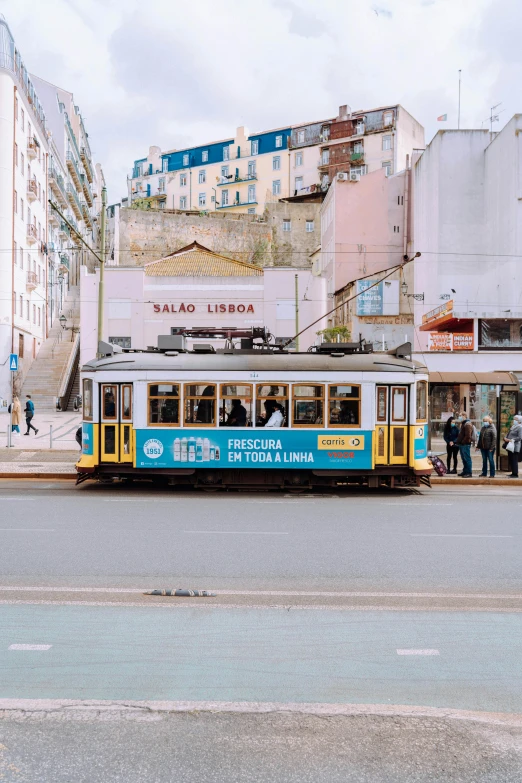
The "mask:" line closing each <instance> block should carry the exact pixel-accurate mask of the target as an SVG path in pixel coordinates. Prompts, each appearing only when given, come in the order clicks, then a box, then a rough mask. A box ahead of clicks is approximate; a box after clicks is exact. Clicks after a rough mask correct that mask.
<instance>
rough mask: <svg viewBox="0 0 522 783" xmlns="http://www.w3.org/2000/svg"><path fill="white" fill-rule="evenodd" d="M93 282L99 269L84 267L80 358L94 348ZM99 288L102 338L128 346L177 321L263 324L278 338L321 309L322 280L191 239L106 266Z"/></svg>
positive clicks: (154, 337)
mask: <svg viewBox="0 0 522 783" xmlns="http://www.w3.org/2000/svg"><path fill="white" fill-rule="evenodd" d="M296 279H297V297H296ZM98 286H99V270H96V272H95V273H94V274H92V273H89V272H88V271H87V268H86V267H83V268H82V276H81V335H82V340H81V353H80V366H82V365H83V364H84V363H85V362H86V361H88V360H89V359H92V358H93V357H94V356H95V354H96V346H97V330H96V324H97V318H98V315H97V314H98ZM104 289H105V296H104V299H105V302H104V325H103V339H105V340H107V341H109V342H111V343H114V344H116V345H120V346H121V347H122V348H127V349H145V348H147V347H149V346H154V347H155V346H157V344H158V336H159V335H165V334H172V333H175V332H176V331H178V330H179V329H182V328H186V329H194V328H210V327H212V328H225V327H228V328H240V329H248V328H251V327H262V326H266V327H267V328H268V329H269V330H270V332H271V333H272V334H273V335H274V337H275V338H276V341H277V342H279V343H283V342H285V340H288V339H290V338H292V337H293V336H294V335H295V334H296V333H297V331H298V330H299V329H303V328H305V327H306V326H307V324H311V323H312V322H313V321H315V320H316V319H318V318H320V317H321V315H322V314H323V313H324V312H325V311H326V309H327V305H326V296H325V294H324V281H323V280H320V279H317V278H316V277H314V276H313V275H312V274H311V271H310V270H307V269H302V270H296V269H294V268H286V267H284V268H281V267H279V268H278V267H270V268H266V269H261V268H260V267H258V266H254V265H253V264H247V263H245V262H242V261H236V260H234V259H230V258H226V257H225V256H221V255H219V254H217V253H214V252H212V251H211V250H209V249H208V248H205V247H204V246H202V245H200V244H199V243H197V242H193V243H192V244H191V245H188V246H187V247H184V248H181V249H180V250H177V251H176V252H174V253H172V254H170V255H168V256H165V257H164V258H161V259H159V260H157V261H152V262H150V263H148V264H146V265H145V266H143V267H122V266H113V267H110V266H108V267H106V269H105V277H104ZM296 302H297V307H298V319H297V321H298V325H297V321H296ZM324 325H325V324H324V322H323V321H322V320H321V321H319V323H317V324H316V325H314V326H313V327H311V328H309V329H307V330H306V331H305V332H304V333H303V335H302V336H301V337H300V341H299V350H301V351H303V350H307V348H308V347H309V346H310V345H313V344H314V343H315V342H316V341H318V337H317V331H319V330H320V329H322V328H324ZM205 342H208V340H205Z"/></svg>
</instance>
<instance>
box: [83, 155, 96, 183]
mask: <svg viewBox="0 0 522 783" xmlns="http://www.w3.org/2000/svg"><path fill="white" fill-rule="evenodd" d="M80 158H81V159H82V163H83V168H84V169H85V173H86V174H87V179H88V180H89V182H90V183H91V185H92V182H93V180H94V172H93V168H92V163H91V156H90V150H88V149H87V147H80Z"/></svg>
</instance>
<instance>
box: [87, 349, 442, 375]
mask: <svg viewBox="0 0 522 783" xmlns="http://www.w3.org/2000/svg"><path fill="white" fill-rule="evenodd" d="M102 370H109V371H114V372H139V371H161V372H165V371H169V370H182V371H185V372H186V371H208V372H215V371H230V372H234V371H248V370H261V371H268V372H271V371H278V372H281V371H289V372H295V371H301V372H321V371H324V372H339V371H340V370H341V371H342V370H344V371H345V372H405V373H406V372H427V371H428V370H427V367H426V366H425V365H423V364H421V363H420V362H417V361H410V360H408V359H404V358H400V359H399V358H397V357H396V356H392V355H390V354H385V353H381V354H378V353H372V354H347V355H343V356H332V355H330V354H321V353H264V352H262V351H259V352H257V351H248V352H247V351H234V353H232V352H230V353H228V352H227V353H224V352H223V353H210V354H202V353H190V352H187V353H179V354H177V355H172V354H165V353H160V352H158V351H151V352H143V353H139V352H136V353H132V352H130V353H117V354H113V355H112V356H105V357H102V358H100V359H92V360H91V361H89V362H87V363H86V364H84V365H83V367H82V372H99V371H102Z"/></svg>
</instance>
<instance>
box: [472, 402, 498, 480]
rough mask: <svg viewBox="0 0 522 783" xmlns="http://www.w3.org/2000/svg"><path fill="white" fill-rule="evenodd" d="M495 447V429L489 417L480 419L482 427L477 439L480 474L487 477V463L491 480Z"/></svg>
mask: <svg viewBox="0 0 522 783" xmlns="http://www.w3.org/2000/svg"><path fill="white" fill-rule="evenodd" d="M496 447H497V428H496V427H495V425H494V424H493V419H492V418H491V416H484V418H483V419H482V427H481V428H480V433H479V437H478V443H477V450H478V449H480V453H481V454H482V473H481V474H480V475H481V476H484V477H486V476H487V475H488V463H489V475H490V477H491V478H495V449H496Z"/></svg>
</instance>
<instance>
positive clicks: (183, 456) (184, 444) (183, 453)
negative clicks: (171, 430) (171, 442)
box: [181, 438, 188, 462]
mask: <svg viewBox="0 0 522 783" xmlns="http://www.w3.org/2000/svg"><path fill="white" fill-rule="evenodd" d="M187 459H188V449H187V439H186V438H181V461H182V462H186V461H187Z"/></svg>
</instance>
